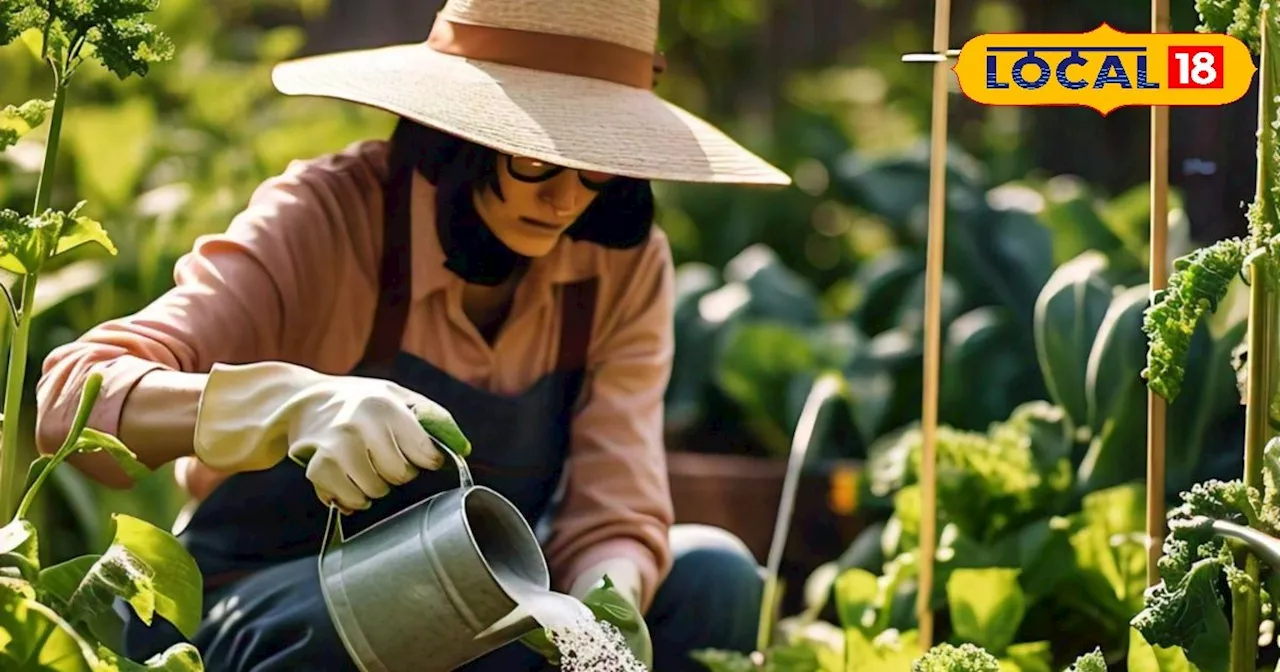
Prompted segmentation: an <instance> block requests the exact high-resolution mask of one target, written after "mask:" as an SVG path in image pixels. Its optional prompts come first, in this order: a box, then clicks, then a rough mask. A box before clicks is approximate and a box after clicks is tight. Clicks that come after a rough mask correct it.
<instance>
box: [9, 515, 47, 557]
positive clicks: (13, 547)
mask: <svg viewBox="0 0 1280 672" xmlns="http://www.w3.org/2000/svg"><path fill="white" fill-rule="evenodd" d="M4 553H13V554H15V555H19V556H21V557H22V558H23V559H25V560H27V562H30V563H31V564H32V565H33V566H35V567H37V568H38V567H39V566H40V549H39V535H38V534H37V533H36V526H35V525H34V524H32V523H31V521H29V520H25V519H22V518H18V519H15V520H14V521H13V522H11V523H9V524H8V525H5V526H4V527H0V554H4Z"/></svg>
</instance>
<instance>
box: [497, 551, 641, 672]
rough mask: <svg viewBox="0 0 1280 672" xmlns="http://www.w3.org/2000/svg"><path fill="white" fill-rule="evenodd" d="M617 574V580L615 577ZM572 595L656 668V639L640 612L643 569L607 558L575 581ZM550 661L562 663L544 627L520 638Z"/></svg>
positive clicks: (570, 592) (638, 658)
mask: <svg viewBox="0 0 1280 672" xmlns="http://www.w3.org/2000/svg"><path fill="white" fill-rule="evenodd" d="M614 573H616V575H617V580H616V581H615V580H614ZM569 595H570V596H571V597H575V598H577V599H578V600H580V601H581V602H582V603H583V604H585V605H586V606H587V608H588V609H590V610H591V613H592V614H594V615H595V617H596V618H597V619H599V620H602V621H605V622H608V623H611V624H612V625H613V626H614V627H616V628H618V630H619V631H620V632H621V633H622V636H623V639H624V640H626V643H627V648H629V649H631V653H632V655H634V656H635V657H636V660H639V661H640V662H642V663H644V666H645V667H646V668H649V669H653V642H652V641H651V640H650V637H649V628H648V626H647V625H646V624H645V622H644V615H643V614H641V613H640V608H639V606H637V605H638V604H639V598H640V572H639V570H637V569H636V567H635V565H634V564H632V563H631V562H629V561H626V560H621V559H619V560H606V561H604V562H602V563H600V564H598V565H595V566H594V567H592V568H591V569H588V570H587V571H586V572H584V573H583V574H582V576H580V577H579V578H578V580H577V581H575V582H574V585H573V587H572V588H570V590H569ZM520 641H521V642H522V643H523V644H524V645H525V646H528V647H529V648H530V649H533V650H534V651H537V652H538V653H539V654H541V655H542V657H543V658H545V659H546V660H547V662H549V663H551V664H552V665H556V666H559V665H560V652H559V650H558V649H556V646H555V644H553V643H551V640H550V638H549V637H548V636H547V632H546V630H545V629H543V628H539V629H537V630H534V631H533V632H531V633H529V634H527V635H525V636H524V637H521V638H520Z"/></svg>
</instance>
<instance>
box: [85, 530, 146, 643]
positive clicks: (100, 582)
mask: <svg viewBox="0 0 1280 672" xmlns="http://www.w3.org/2000/svg"><path fill="white" fill-rule="evenodd" d="M149 569H150V568H148V567H147V566H146V564H145V563H143V562H141V561H139V560H138V559H136V558H135V557H134V556H133V555H132V554H131V553H130V552H129V551H128V550H126V549H125V548H123V547H121V546H112V547H111V548H109V549H107V552H106V553H103V554H102V555H101V556H100V557H99V558H98V559H97V560H96V561H95V562H94V563H93V566H92V567H90V568H89V571H88V572H87V573H86V574H85V577H84V580H83V581H82V582H81V583H80V585H79V586H78V587H77V588H76V591H75V593H74V594H73V595H72V597H71V599H70V600H69V604H68V607H69V609H71V610H72V611H73V612H74V613H77V614H81V615H83V616H82V617H84V618H89V617H91V616H96V615H98V614H101V613H103V612H105V611H109V610H110V609H111V602H112V600H113V599H114V598H115V597H121V598H123V599H124V600H125V601H126V602H128V603H129V605H130V606H132V607H133V610H134V612H135V613H137V614H138V617H139V618H140V619H142V622H143V623H146V624H147V625H151V621H152V618H153V616H154V615H155V611H156V589H155V584H154V583H153V579H152V575H151V572H150V571H149Z"/></svg>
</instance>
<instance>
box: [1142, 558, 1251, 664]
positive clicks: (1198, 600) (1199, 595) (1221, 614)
mask: <svg viewBox="0 0 1280 672" xmlns="http://www.w3.org/2000/svg"><path fill="white" fill-rule="evenodd" d="M1221 562H1222V561H1221V560H1220V559H1219V558H1217V557H1210V558H1205V559H1203V560H1200V561H1198V562H1196V563H1195V564H1194V565H1192V567H1191V571H1190V572H1188V573H1187V574H1186V575H1185V576H1183V577H1182V580H1181V581H1179V582H1178V583H1177V584H1176V585H1174V586H1173V587H1170V586H1169V585H1168V584H1167V583H1166V582H1163V581H1162V582H1161V583H1159V584H1157V585H1156V586H1155V587H1154V588H1152V589H1151V591H1150V592H1149V594H1148V595H1147V603H1146V607H1145V608H1144V609H1143V610H1142V611H1141V612H1139V613H1138V615H1137V616H1135V617H1134V618H1133V620H1132V621H1131V622H1130V623H1131V625H1132V626H1133V627H1134V629H1136V630H1137V631H1138V632H1139V633H1140V634H1141V635H1142V637H1143V639H1144V640H1146V641H1147V642H1149V643H1151V644H1153V645H1155V646H1160V647H1173V646H1177V647H1181V648H1182V650H1183V651H1185V652H1186V654H1187V660H1189V661H1191V663H1192V664H1194V665H1195V666H1196V667H1197V668H1199V669H1200V670H1201V672H1227V668H1228V665H1229V663H1230V661H1231V648H1230V647H1231V625H1230V624H1229V623H1228V621H1227V615H1226V612H1225V611H1224V609H1225V604H1224V601H1223V599H1222V597H1221V596H1219V595H1218V592H1217V590H1216V589H1215V588H1214V584H1215V583H1216V582H1217V580H1218V577H1219V576H1221V573H1222V564H1221Z"/></svg>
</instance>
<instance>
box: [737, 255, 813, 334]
mask: <svg viewBox="0 0 1280 672" xmlns="http://www.w3.org/2000/svg"><path fill="white" fill-rule="evenodd" d="M724 279H725V283H726V284H732V283H742V284H743V285H745V286H746V289H747V292H748V295H749V297H750V298H749V300H748V302H747V304H746V306H744V308H745V313H744V316H745V317H749V318H753V319H758V320H769V321H776V322H781V323H783V324H787V325H793V326H817V325H818V324H819V323H820V322H821V313H820V310H819V300H818V294H817V292H816V291H814V289H813V287H812V286H811V285H810V284H809V282H808V281H807V280H805V278H804V277H803V276H801V275H800V274H799V273H796V272H795V271H794V270H792V269H790V268H787V266H786V265H785V264H783V262H782V260H781V259H780V258H779V257H778V255H777V253H776V252H774V251H773V250H772V249H770V248H769V247H768V246H765V245H763V244H756V245H752V246H750V247H748V248H747V249H745V250H743V251H742V252H739V253H738V255H737V256H736V257H734V258H733V259H731V260H730V261H729V263H728V264H725V267H724Z"/></svg>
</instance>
